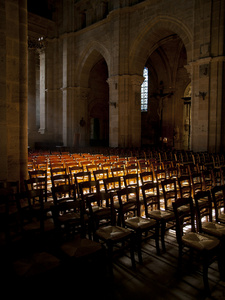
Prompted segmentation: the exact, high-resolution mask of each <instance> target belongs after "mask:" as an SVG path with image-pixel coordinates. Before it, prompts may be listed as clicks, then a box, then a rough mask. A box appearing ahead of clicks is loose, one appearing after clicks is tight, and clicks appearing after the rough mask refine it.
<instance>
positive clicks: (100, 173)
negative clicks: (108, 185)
mask: <svg viewBox="0 0 225 300" xmlns="http://www.w3.org/2000/svg"><path fill="white" fill-rule="evenodd" d="M93 174H94V180H95V181H98V183H99V189H100V191H105V186H104V179H106V178H108V177H109V171H108V169H105V170H104V169H100V170H96V171H93Z"/></svg>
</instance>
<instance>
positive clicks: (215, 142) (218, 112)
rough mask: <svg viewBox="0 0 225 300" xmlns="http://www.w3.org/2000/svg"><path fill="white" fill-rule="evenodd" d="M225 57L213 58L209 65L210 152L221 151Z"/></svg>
mask: <svg viewBox="0 0 225 300" xmlns="http://www.w3.org/2000/svg"><path fill="white" fill-rule="evenodd" d="M224 62H225V57H224V56H221V57H215V58H213V59H212V61H211V63H210V75H211V77H210V95H209V148H208V150H209V151H210V152H220V151H221V150H222V140H223V138H222V140H221V137H222V136H223V135H222V127H221V126H222V124H223V123H224V122H223V120H222V116H223V114H222V103H223V76H224V75H223V73H224Z"/></svg>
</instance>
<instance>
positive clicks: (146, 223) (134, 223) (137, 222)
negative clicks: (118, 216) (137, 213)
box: [125, 217, 156, 230]
mask: <svg viewBox="0 0 225 300" xmlns="http://www.w3.org/2000/svg"><path fill="white" fill-rule="evenodd" d="M125 223H126V225H127V226H129V227H130V228H132V229H135V230H136V229H138V228H140V229H148V228H151V227H153V226H155V225H156V221H155V220H152V219H146V218H141V217H132V218H129V219H127V220H125Z"/></svg>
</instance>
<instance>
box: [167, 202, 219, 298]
mask: <svg viewBox="0 0 225 300" xmlns="http://www.w3.org/2000/svg"><path fill="white" fill-rule="evenodd" d="M182 206H186V207H189V209H188V210H187V209H186V210H183V209H181V208H182ZM173 209H174V214H175V218H176V238H177V243H178V247H179V257H178V267H179V270H180V271H181V268H182V267H181V266H182V256H183V255H184V254H185V251H184V250H185V249H189V250H190V251H191V252H192V253H193V254H194V253H197V262H199V261H200V260H199V258H201V259H202V262H203V282H204V289H205V291H206V293H207V294H209V293H210V289H209V282H208V267H209V265H210V264H211V263H212V262H213V261H214V259H215V257H216V258H218V253H219V247H220V241H219V240H218V239H217V238H215V237H212V236H209V235H206V234H203V233H198V232H196V231H195V225H194V222H195V213H194V207H193V199H192V198H180V199H177V201H175V202H173ZM190 218H191V228H190V229H189V227H187V226H185V220H186V219H188V220H190ZM187 224H188V226H189V224H190V223H189V221H188V222H187ZM185 229H186V230H185ZM189 257H190V256H189ZM193 258H194V256H193V255H191V259H193ZM192 264H193V261H192V260H191V261H190V262H189V265H190V266H191V265H192Z"/></svg>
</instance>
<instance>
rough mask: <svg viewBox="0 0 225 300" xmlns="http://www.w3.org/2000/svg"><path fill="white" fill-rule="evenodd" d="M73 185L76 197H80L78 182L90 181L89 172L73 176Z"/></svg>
mask: <svg viewBox="0 0 225 300" xmlns="http://www.w3.org/2000/svg"><path fill="white" fill-rule="evenodd" d="M74 180H75V185H76V189H77V195H79V196H80V195H81V191H80V189H79V184H80V182H84V181H90V180H91V172H88V171H83V172H78V173H75V174H74Z"/></svg>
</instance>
